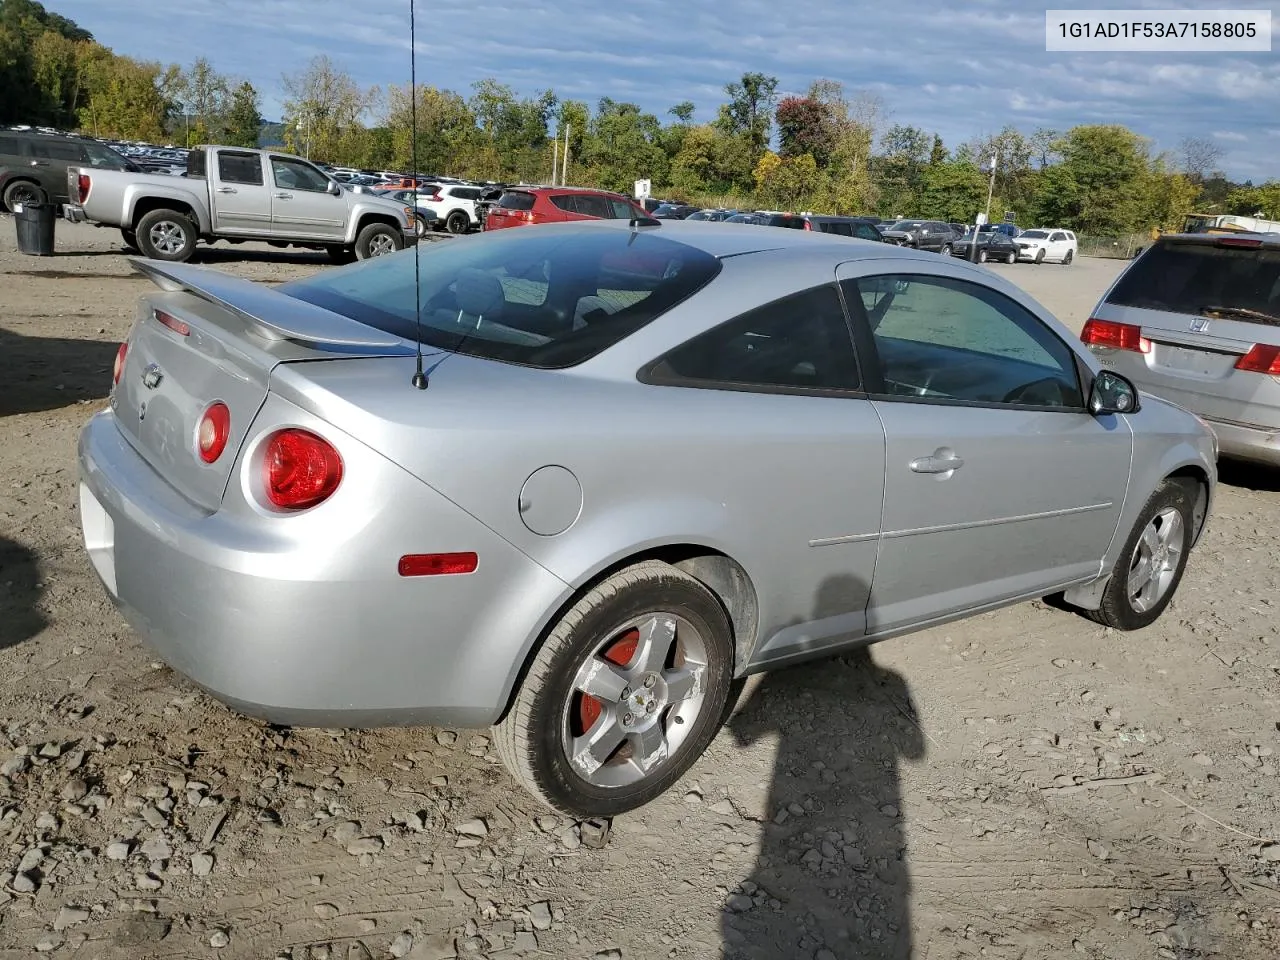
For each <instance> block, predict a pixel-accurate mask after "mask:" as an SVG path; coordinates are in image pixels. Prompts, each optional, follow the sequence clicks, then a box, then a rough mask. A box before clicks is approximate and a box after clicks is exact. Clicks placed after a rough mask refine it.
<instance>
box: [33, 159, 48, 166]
mask: <svg viewBox="0 0 1280 960" xmlns="http://www.w3.org/2000/svg"><path fill="white" fill-rule="evenodd" d="M31 165H32V166H33V167H47V166H48V165H49V161H48V160H32V161H31Z"/></svg>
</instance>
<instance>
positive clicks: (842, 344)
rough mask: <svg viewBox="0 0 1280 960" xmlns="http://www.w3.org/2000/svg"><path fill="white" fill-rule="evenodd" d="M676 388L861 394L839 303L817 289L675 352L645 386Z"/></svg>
mask: <svg viewBox="0 0 1280 960" xmlns="http://www.w3.org/2000/svg"><path fill="white" fill-rule="evenodd" d="M646 379H647V380H648V381H649V382H651V383H664V384H674V385H677V386H680V385H684V386H715V385H717V384H719V385H724V386H734V387H739V388H743V387H748V388H749V387H759V388H764V389H768V388H774V389H779V388H780V389H792V390H797V389H798V390H857V389H858V386H859V384H858V365H857V362H856V360H855V356H854V352H853V341H852V339H851V338H850V336H849V326H848V324H847V323H846V322H845V317H844V310H843V309H842V308H841V305H840V297H839V294H838V293H837V292H836V288H835V287H834V286H833V285H826V286H821V287H814V288H813V289H811V290H806V291H804V292H803V293H797V294H793V295H791V296H789V297H783V298H782V299H781V300H775V301H774V302H773V303H769V304H765V305H764V306H762V307H757V308H756V309H755V310H752V311H750V312H749V313H745V314H743V315H742V316H740V317H737V318H735V319H733V320H729V321H728V322H726V323H722V324H721V325H720V326H718V327H715V328H713V329H711V330H708V331H707V332H706V333H703V334H700V335H699V336H697V337H694V338H693V339H692V340H690V341H688V342H687V343H685V344H683V345H681V346H679V347H677V348H676V349H675V350H672V351H671V352H670V353H668V354H667V355H666V356H665V357H663V358H662V359H661V360H660V361H659V362H658V363H657V364H655V365H654V366H653V367H652V368H651V369H650V371H649V374H648V377H647V378H646Z"/></svg>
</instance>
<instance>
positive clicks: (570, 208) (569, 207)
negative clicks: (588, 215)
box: [551, 194, 582, 213]
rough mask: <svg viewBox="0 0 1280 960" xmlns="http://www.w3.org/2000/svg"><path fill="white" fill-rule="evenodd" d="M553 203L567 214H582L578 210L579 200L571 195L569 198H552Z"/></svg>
mask: <svg viewBox="0 0 1280 960" xmlns="http://www.w3.org/2000/svg"><path fill="white" fill-rule="evenodd" d="M551 203H552V205H553V206H555V207H559V208H560V209H561V210H563V211H564V212H565V213H581V212H582V211H581V210H579V209H578V198H577V197H575V196H573V195H572V194H569V195H567V196H559V197H552V198H551Z"/></svg>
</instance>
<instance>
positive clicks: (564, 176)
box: [560, 123, 573, 187]
mask: <svg viewBox="0 0 1280 960" xmlns="http://www.w3.org/2000/svg"><path fill="white" fill-rule="evenodd" d="M572 129H573V125H572V124H568V123H566V124H565V125H564V173H562V174H561V176H560V186H562V187H563V186H564V185H565V184H567V183H568V182H569V131H570V130H572Z"/></svg>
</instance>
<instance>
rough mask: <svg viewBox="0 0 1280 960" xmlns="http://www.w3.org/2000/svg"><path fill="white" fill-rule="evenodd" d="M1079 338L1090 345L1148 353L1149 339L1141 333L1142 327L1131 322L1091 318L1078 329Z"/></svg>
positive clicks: (1149, 349)
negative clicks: (1082, 327) (1114, 321)
mask: <svg viewBox="0 0 1280 960" xmlns="http://www.w3.org/2000/svg"><path fill="white" fill-rule="evenodd" d="M1080 339H1081V340H1082V341H1083V342H1084V343H1086V344H1087V345H1089V346H1091V347H1111V348H1112V349H1114V350H1134V351H1137V352H1138V353H1150V352H1151V341H1150V340H1148V339H1147V338H1146V337H1144V336H1143V335H1142V328H1141V327H1137V326H1134V325H1133V324H1132V323H1112V322H1111V321H1110V320H1097V319H1091V320H1090V321H1089V322H1088V323H1086V324H1085V325H1084V329H1083V330H1081V331H1080Z"/></svg>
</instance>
